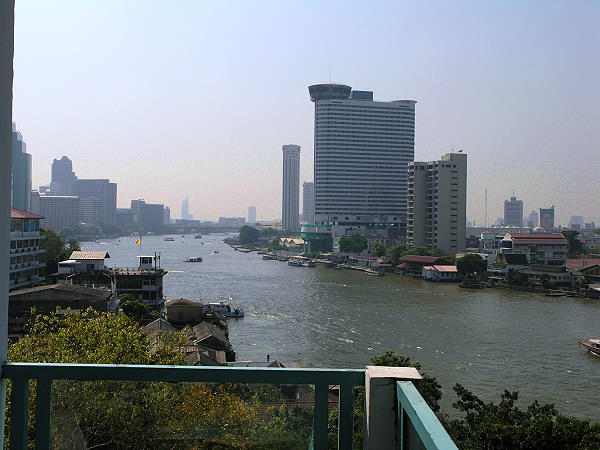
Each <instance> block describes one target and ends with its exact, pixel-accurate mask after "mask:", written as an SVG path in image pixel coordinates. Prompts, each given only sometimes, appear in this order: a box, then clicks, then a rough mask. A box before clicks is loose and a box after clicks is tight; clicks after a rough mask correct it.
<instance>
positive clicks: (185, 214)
mask: <svg viewBox="0 0 600 450" xmlns="http://www.w3.org/2000/svg"><path fill="white" fill-rule="evenodd" d="M181 218H182V219H183V220H194V216H193V215H192V214H190V196H189V195H186V196H185V198H184V199H183V200H182V201H181Z"/></svg>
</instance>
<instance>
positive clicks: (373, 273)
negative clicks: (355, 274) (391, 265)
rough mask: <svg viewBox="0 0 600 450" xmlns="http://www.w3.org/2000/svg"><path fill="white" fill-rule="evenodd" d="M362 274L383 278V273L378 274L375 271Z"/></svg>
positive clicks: (366, 271)
mask: <svg viewBox="0 0 600 450" xmlns="http://www.w3.org/2000/svg"><path fill="white" fill-rule="evenodd" d="M364 274H365V275H370V276H372V277H382V276H383V272H379V271H377V270H365V271H364Z"/></svg>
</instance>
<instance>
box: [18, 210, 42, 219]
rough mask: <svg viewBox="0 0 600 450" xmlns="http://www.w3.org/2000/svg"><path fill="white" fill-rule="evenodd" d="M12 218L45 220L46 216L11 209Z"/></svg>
mask: <svg viewBox="0 0 600 450" xmlns="http://www.w3.org/2000/svg"><path fill="white" fill-rule="evenodd" d="M10 218H11V219H43V218H44V216H40V215H37V214H33V213H30V212H27V211H22V210H20V209H17V208H11V209H10Z"/></svg>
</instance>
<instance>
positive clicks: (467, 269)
mask: <svg viewBox="0 0 600 450" xmlns="http://www.w3.org/2000/svg"><path fill="white" fill-rule="evenodd" d="M456 269H457V270H458V273H460V274H461V275H463V276H464V277H473V278H479V277H481V274H483V273H484V272H485V271H486V270H487V261H486V260H485V259H483V258H482V257H481V256H479V255H478V254H477V253H469V254H466V255H465V256H463V257H462V258H459V259H458V260H457V261H456Z"/></svg>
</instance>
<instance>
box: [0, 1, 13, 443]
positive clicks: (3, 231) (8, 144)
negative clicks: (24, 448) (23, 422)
mask: <svg viewBox="0 0 600 450" xmlns="http://www.w3.org/2000/svg"><path fill="white" fill-rule="evenodd" d="M14 29H15V0H0V362H1V363H4V362H5V361H6V352H7V348H8V264H9V256H8V252H9V248H10V199H11V180H12V136H11V132H12V94H13V91H12V89H13V54H14V39H15V38H14ZM5 409H6V383H5V382H4V381H0V448H4V414H5Z"/></svg>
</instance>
